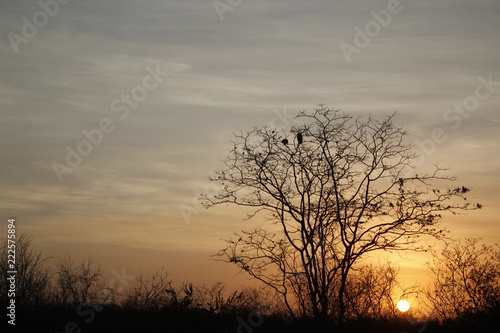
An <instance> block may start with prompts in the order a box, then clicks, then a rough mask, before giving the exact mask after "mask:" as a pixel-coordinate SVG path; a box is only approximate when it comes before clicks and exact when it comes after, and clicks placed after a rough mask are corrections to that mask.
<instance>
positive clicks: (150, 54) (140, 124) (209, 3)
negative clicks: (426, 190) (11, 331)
mask: <svg viewBox="0 0 500 333" xmlns="http://www.w3.org/2000/svg"><path fill="white" fill-rule="evenodd" d="M40 3H41V4H44V5H41V4H40ZM40 3H38V2H37V1H35V0H29V1H28V0H22V1H18V0H3V1H1V2H0V31H1V34H2V42H1V44H0V55H1V61H0V73H1V80H0V111H1V121H0V156H1V163H0V184H1V191H0V216H1V218H2V220H3V222H2V223H1V224H0V226H2V227H1V229H0V235H1V237H2V239H4V238H5V234H6V231H7V219H8V218H9V217H15V218H16V219H17V231H18V234H19V235H20V234H21V233H25V234H29V235H32V236H33V244H34V246H35V247H36V248H37V249H40V250H41V251H42V252H43V254H44V255H46V256H51V257H54V259H53V260H52V261H51V262H52V263H56V262H57V259H56V258H59V257H63V256H65V255H71V256H72V258H74V259H75V260H80V259H82V258H86V257H88V256H90V257H92V258H93V259H94V260H95V261H97V262H99V263H101V264H102V266H103V270H104V271H105V272H107V273H109V272H111V271H112V270H113V269H116V270H120V269H122V267H125V268H126V270H127V272H130V273H131V274H138V273H139V269H141V270H142V271H143V272H145V273H149V272H152V271H154V270H156V269H158V268H160V267H162V266H164V267H165V268H166V270H167V271H168V272H170V274H171V276H172V277H174V278H175V279H176V281H179V282H180V281H185V280H190V281H193V282H196V283H212V282H215V281H216V280H220V281H224V282H227V283H228V284H229V285H230V286H237V285H238V284H239V283H249V282H247V281H246V280H245V278H244V277H238V278H236V280H235V279H234V278H233V277H234V274H235V273H236V272H237V271H236V269H235V268H233V267H231V266H230V265H228V264H223V263H219V262H214V261H211V260H210V258H209V256H210V255H211V254H214V253H215V252H216V251H217V250H218V249H220V248H221V247H223V246H224V242H223V241H222V240H221V238H228V237H230V236H231V234H232V232H233V231H239V230H241V229H245V228H248V227H250V226H251V225H256V224H259V223H263V219H260V220H259V219H256V220H254V221H251V222H244V221H243V218H244V217H245V212H246V211H247V210H245V209H238V208H234V207H224V206H221V207H216V208H212V209H210V210H205V209H203V208H201V207H200V204H199V202H198V197H199V194H200V193H201V192H203V191H210V190H211V189H212V187H211V185H210V183H209V182H208V177H209V175H210V174H211V173H212V172H214V171H215V170H217V169H219V168H221V167H222V163H221V160H222V159H224V157H225V156H226V154H227V151H228V149H229V148H230V147H231V139H232V133H233V132H236V131H238V130H245V129H251V128H252V127H254V126H265V125H275V126H280V127H283V128H290V127H291V126H292V125H293V122H294V119H293V116H294V115H295V114H296V113H297V112H298V111H300V110H312V109H313V108H314V106H316V105H318V104H321V103H324V104H326V105H328V106H330V107H334V108H338V109H341V110H342V111H344V112H346V113H348V114H351V115H353V116H359V115H363V116H367V115H370V114H371V115H372V116H373V117H382V116H384V115H387V114H390V113H392V112H393V111H397V112H398V117H397V123H398V124H401V125H403V126H404V127H405V128H406V129H407V130H408V131H409V133H410V135H409V140H410V141H413V142H415V144H416V146H417V148H418V149H419V150H420V151H421V152H422V156H423V158H422V161H421V168H423V169H427V168H429V167H430V166H432V165H433V164H434V163H440V164H441V165H443V166H450V171H449V174H451V175H456V176H457V177H458V180H457V182H455V185H457V186H458V185H466V186H468V187H470V188H471V189H472V191H471V193H470V195H469V198H470V199H471V201H473V202H480V203H481V204H483V206H484V208H483V209H482V210H479V211H472V212H469V213H468V214H467V215H466V216H445V218H444V220H443V226H444V227H446V228H447V229H449V230H450V235H453V236H454V237H482V238H483V239H484V241H485V242H488V243H492V242H498V241H500V236H499V235H500V225H499V222H500V221H499V218H498V216H500V204H499V203H500V194H499V191H498V190H499V182H500V175H499V171H498V170H499V166H500V156H499V152H500V131H499V129H500V63H499V59H500V39H499V36H500V20H499V19H498V18H499V14H500V2H499V1H497V0H474V1H473V0H461V1H460V0H456V1H451V0H443V1H431V0H413V1H410V0H402V1H401V2H398V1H394V0H390V1H378V0H376V1H373V0H350V1H348V0H338V1H327V0H316V1H290V0H288V1H283V0H278V1H263V0H252V1H239V0H232V1H229V0H220V1H213V0H204V1H200V0H197V1H194V0H184V1H180V0H179V1H171V0H162V1H156V0H151V1H138V0H135V1H132V0H124V1H118V0H110V1H97V0H90V1H76V0H73V1H67V0H65V1H63V0H60V1H59V2H56V1H55V0H42V1H41V2H40ZM92 140H93V142H92ZM79 151H80V153H79ZM75 154H77V155H78V156H77V157H75ZM386 255H387V254H386V253H382V256H384V257H385V256H386ZM392 258H393V260H394V261H395V262H397V263H398V264H399V265H400V266H401V269H402V271H401V277H402V279H403V280H404V281H405V282H407V283H412V282H415V281H419V280H425V279H427V271H426V268H425V261H426V260H428V257H427V256H425V255H415V254H411V253H409V254H406V255H404V256H403V257H399V256H393V257H392Z"/></svg>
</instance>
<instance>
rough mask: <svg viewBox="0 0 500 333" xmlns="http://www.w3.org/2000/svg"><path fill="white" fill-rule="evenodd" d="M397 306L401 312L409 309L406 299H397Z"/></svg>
mask: <svg viewBox="0 0 500 333" xmlns="http://www.w3.org/2000/svg"><path fill="white" fill-rule="evenodd" d="M396 307H397V308H398V310H399V311H401V312H406V311H408V310H409V309H410V303H408V302H407V301H404V300H403V301H399V302H398V305H397V306H396Z"/></svg>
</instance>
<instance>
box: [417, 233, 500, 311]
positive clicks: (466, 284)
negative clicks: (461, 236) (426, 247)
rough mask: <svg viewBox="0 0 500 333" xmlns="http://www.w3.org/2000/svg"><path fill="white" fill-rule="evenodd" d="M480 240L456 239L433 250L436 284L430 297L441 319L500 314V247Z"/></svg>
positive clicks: (433, 307)
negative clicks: (439, 250) (481, 243)
mask: <svg viewBox="0 0 500 333" xmlns="http://www.w3.org/2000/svg"><path fill="white" fill-rule="evenodd" d="M478 242H479V240H478V239H475V238H469V239H465V240H464V241H454V242H451V243H448V244H446V246H445V248H444V249H443V250H442V251H441V252H437V251H434V252H433V254H434V257H433V260H432V261H431V262H430V263H429V267H430V269H431V272H432V274H433V276H434V283H433V284H432V286H430V287H429V288H427V290H426V296H427V299H428V300H429V303H430V305H431V309H432V310H433V313H434V315H435V316H436V317H437V318H438V319H440V320H448V319H456V318H463V317H466V316H471V315H472V316H473V315H487V316H491V317H492V318H494V317H498V315H500V248H499V246H498V245H495V246H490V245H484V244H483V245H479V244H478Z"/></svg>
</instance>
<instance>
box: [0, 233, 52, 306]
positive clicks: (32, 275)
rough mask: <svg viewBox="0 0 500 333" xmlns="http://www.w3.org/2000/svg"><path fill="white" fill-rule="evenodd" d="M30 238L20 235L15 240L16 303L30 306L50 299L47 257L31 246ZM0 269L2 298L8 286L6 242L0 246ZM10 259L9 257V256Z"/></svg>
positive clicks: (41, 303) (38, 304)
mask: <svg viewBox="0 0 500 333" xmlns="http://www.w3.org/2000/svg"><path fill="white" fill-rule="evenodd" d="M31 241H32V238H31V237H30V236H26V235H21V236H20V237H19V238H18V239H17V240H16V250H15V258H16V266H15V268H16V271H17V274H16V304H17V306H24V307H27V308H32V307H35V306H40V305H45V304H46V303H47V302H49V299H50V275H51V274H50V270H49V269H48V268H47V266H46V262H47V260H48V258H43V257H42V253H41V252H40V251H37V250H35V249H33V248H32V245H31ZM0 251H1V260H0V270H1V271H2V276H3V278H2V281H1V283H0V293H1V295H2V298H4V297H6V296H7V290H8V289H9V286H8V284H7V277H8V276H6V274H7V271H11V270H12V269H9V268H8V267H7V265H8V261H7V259H8V254H12V253H9V249H8V247H7V242H6V243H4V244H3V245H2V247H1V250H0ZM9 259H10V258H9Z"/></svg>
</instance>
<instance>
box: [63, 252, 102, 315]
mask: <svg viewBox="0 0 500 333" xmlns="http://www.w3.org/2000/svg"><path fill="white" fill-rule="evenodd" d="M57 286H58V287H59V289H58V296H57V297H58V298H59V299H58V302H59V303H60V304H65V305H71V306H75V305H78V304H95V303H96V302H97V301H99V302H103V301H104V300H103V299H102V297H100V294H101V293H102V292H103V290H104V289H105V286H104V277H103V274H102V270H101V266H100V265H98V264H96V263H95V262H94V261H93V260H92V259H90V258H89V259H86V260H83V261H82V262H80V264H77V263H75V262H74V261H73V260H72V259H71V257H69V256H68V257H66V258H64V259H61V261H60V262H59V264H58V267H57Z"/></svg>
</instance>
